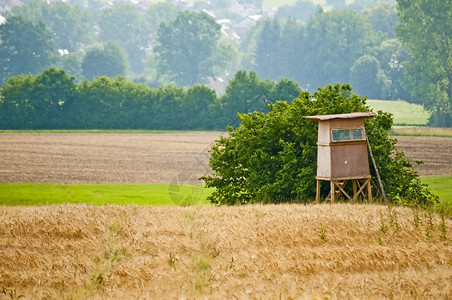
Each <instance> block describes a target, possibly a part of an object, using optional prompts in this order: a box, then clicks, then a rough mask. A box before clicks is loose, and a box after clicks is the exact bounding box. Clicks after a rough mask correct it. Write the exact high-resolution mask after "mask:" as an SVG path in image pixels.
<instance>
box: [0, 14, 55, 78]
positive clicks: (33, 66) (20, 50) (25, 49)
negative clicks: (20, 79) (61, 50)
mask: <svg viewBox="0 0 452 300" xmlns="http://www.w3.org/2000/svg"><path fill="white" fill-rule="evenodd" d="M52 52H53V42H52V34H51V33H50V31H48V30H47V28H46V27H45V25H44V24H43V23H38V24H33V23H32V22H31V21H29V20H26V19H24V18H22V17H20V16H11V17H9V18H8V19H7V21H6V23H4V24H2V25H0V83H3V82H5V81H6V80H7V79H8V78H9V77H11V76H16V75H19V74H27V73H32V74H36V73H39V72H41V71H42V70H43V69H44V68H45V67H46V66H48V65H50V63H51V60H52Z"/></svg>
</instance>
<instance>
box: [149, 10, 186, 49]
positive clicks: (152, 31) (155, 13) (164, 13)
mask: <svg viewBox="0 0 452 300" xmlns="http://www.w3.org/2000/svg"><path fill="white" fill-rule="evenodd" d="M181 10H182V8H181V7H180V6H178V5H175V4H172V3H169V2H158V3H157V4H154V5H152V6H150V7H149V8H148V9H147V10H146V12H145V14H144V22H145V26H146V30H147V32H148V34H149V35H150V38H151V43H152V45H155V44H156V42H157V33H158V29H159V26H160V24H161V23H163V22H171V21H173V20H174V19H175V18H176V16H177V14H178V13H179V12H180V11H181Z"/></svg>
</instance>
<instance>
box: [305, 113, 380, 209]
mask: <svg viewBox="0 0 452 300" xmlns="http://www.w3.org/2000/svg"><path fill="white" fill-rule="evenodd" d="M375 115H376V114H375V113H349V114H337V115H319V116H307V117H305V118H306V119H309V120H310V121H316V122H319V129H318V140H317V176H316V180H317V191H316V200H317V201H319V200H320V183H321V181H322V180H326V181H330V193H329V195H328V197H327V199H330V200H331V202H334V201H335V199H338V198H339V196H340V195H341V194H344V195H345V196H346V197H347V198H348V199H349V200H353V201H355V200H356V199H357V198H358V196H359V195H360V194H362V195H363V197H364V196H365V193H366V192H367V196H368V199H369V201H372V192H371V181H370V178H371V176H370V171H369V161H368V156H367V138H366V132H365V130H364V119H365V118H369V117H374V116H375ZM348 182H352V184H353V197H352V196H350V195H349V194H348V193H347V192H346V191H345V186H346V184H347V183H348ZM366 188H367V190H366Z"/></svg>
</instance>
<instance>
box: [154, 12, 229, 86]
mask: <svg viewBox="0 0 452 300" xmlns="http://www.w3.org/2000/svg"><path fill="white" fill-rule="evenodd" d="M220 29H221V26H220V25H219V24H217V23H216V22H215V19H214V18H212V17H210V16H209V15H207V14H205V13H202V12H201V13H196V12H190V11H183V12H179V14H178V15H177V17H176V19H174V20H173V21H170V22H165V23H162V24H160V28H159V31H158V37H157V41H158V45H157V46H156V47H155V48H154V50H155V52H156V53H157V54H158V55H159V63H158V70H159V72H160V73H161V74H165V75H167V76H168V77H169V79H170V80H174V81H175V82H176V83H177V84H178V85H182V86H193V85H194V84H196V83H204V82H205V81H206V77H208V76H213V75H214V74H213V71H212V70H213V67H214V66H215V65H217V64H218V62H217V61H216V59H215V58H216V57H215V54H216V53H217V47H219V46H220V45H219V38H220Z"/></svg>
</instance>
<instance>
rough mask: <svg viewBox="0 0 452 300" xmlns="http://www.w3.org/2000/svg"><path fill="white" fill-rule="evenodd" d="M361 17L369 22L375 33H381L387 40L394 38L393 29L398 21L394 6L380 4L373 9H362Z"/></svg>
mask: <svg viewBox="0 0 452 300" xmlns="http://www.w3.org/2000/svg"><path fill="white" fill-rule="evenodd" d="M362 15H363V16H364V17H366V19H367V20H369V22H370V24H372V27H373V29H374V30H375V31H376V32H381V33H383V34H384V35H385V36H386V38H388V39H393V38H395V37H396V33H395V27H396V26H397V24H398V20H397V9H396V6H395V5H393V4H389V3H387V2H382V3H379V4H378V5H376V6H375V7H373V8H367V9H364V10H363V11H362Z"/></svg>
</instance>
